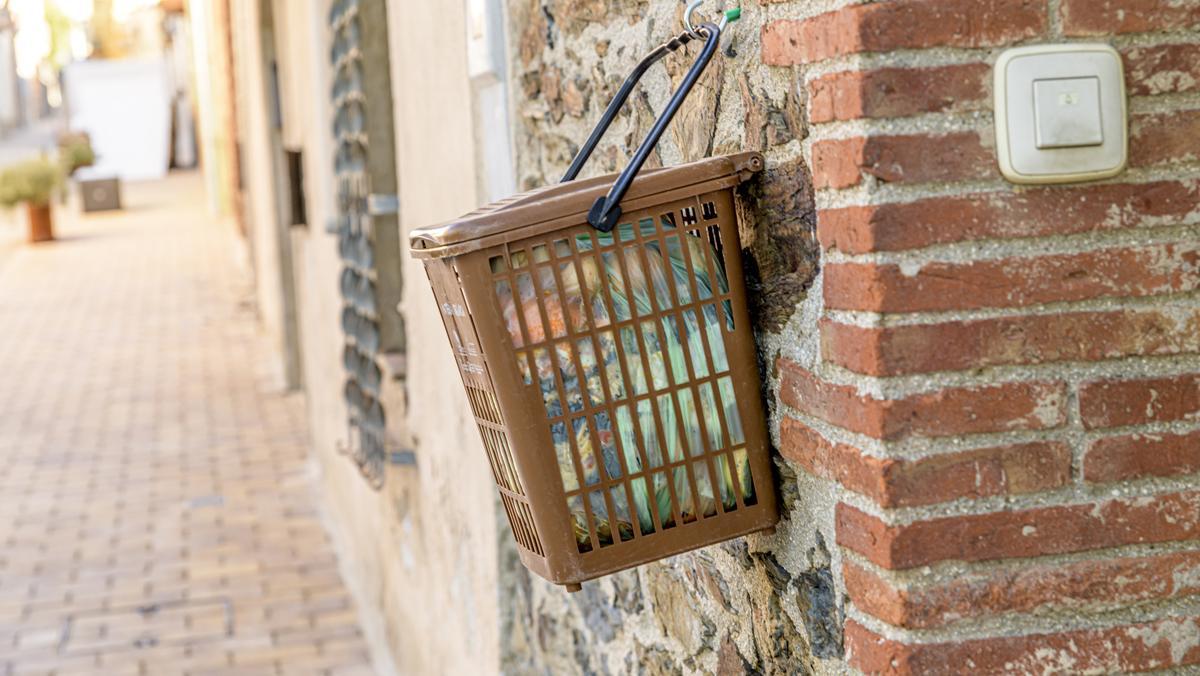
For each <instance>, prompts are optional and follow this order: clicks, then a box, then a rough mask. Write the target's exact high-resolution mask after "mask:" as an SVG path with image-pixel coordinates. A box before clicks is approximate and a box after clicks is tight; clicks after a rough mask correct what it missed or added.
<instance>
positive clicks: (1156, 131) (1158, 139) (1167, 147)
mask: <svg viewBox="0 0 1200 676" xmlns="http://www.w3.org/2000/svg"><path fill="white" fill-rule="evenodd" d="M1198 159H1200V110H1175V111H1171V112H1169V113H1152V114H1145V115H1137V116H1135V117H1134V118H1133V119H1132V120H1131V122H1130V126H1129V164H1130V165H1132V166H1135V167H1146V166H1152V165H1156V164H1162V163H1165V162H1191V161H1195V160H1198Z"/></svg>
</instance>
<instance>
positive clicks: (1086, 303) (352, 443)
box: [190, 0, 1200, 674]
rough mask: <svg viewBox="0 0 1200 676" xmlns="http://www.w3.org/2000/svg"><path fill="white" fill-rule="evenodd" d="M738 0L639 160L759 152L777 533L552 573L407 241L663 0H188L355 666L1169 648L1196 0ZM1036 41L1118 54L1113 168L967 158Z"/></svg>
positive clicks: (556, 130) (1190, 457)
mask: <svg viewBox="0 0 1200 676" xmlns="http://www.w3.org/2000/svg"><path fill="white" fill-rule="evenodd" d="M712 4H714V5H715V4H717V3H712ZM705 9H707V7H706V8H705ZM743 9H744V14H743V19H742V20H741V21H740V22H739V23H736V24H733V25H732V26H731V27H730V29H729V30H728V31H727V33H728V34H727V35H726V38H725V42H724V44H723V46H722V51H721V53H720V55H718V57H717V58H716V59H715V60H714V62H713V64H712V65H711V66H710V68H709V69H708V71H707V72H706V74H705V75H704V77H703V78H702V80H701V81H700V83H699V84H698V85H697V87H696V89H695V90H694V91H693V93H692V94H691V96H689V97H688V99H687V101H686V103H685V105H684V107H683V109H682V110H681V111H680V113H679V115H678V117H677V118H676V121H675V122H674V123H673V125H672V126H671V128H670V130H669V131H668V132H667V134H666V135H665V136H664V138H663V141H662V143H661V144H660V145H659V147H658V148H657V149H656V151H655V153H654V155H653V156H652V158H651V161H650V163H651V165H674V164H679V163H682V162H687V161H691V160H695V159H700V158H703V157H708V156H712V155H718V154H724V153H731V152H737V151H742V150H758V151H761V152H763V153H764V154H765V156H766V158H767V165H768V166H767V171H766V172H765V175H764V176H763V177H762V178H761V179H760V180H758V181H757V182H756V183H755V184H754V185H753V186H751V188H750V189H749V190H748V191H747V193H746V195H745V196H744V204H745V207H746V210H745V211H746V214H747V218H746V221H745V223H744V227H743V231H742V233H741V236H742V240H743V241H742V244H743V247H744V249H745V253H746V256H747V257H748V258H747V260H748V263H749V265H748V266H747V267H748V271H749V275H750V276H749V279H748V283H749V284H750V287H751V289H752V292H753V293H752V295H753V297H754V302H753V310H754V321H755V328H756V333H757V338H758V354H759V358H760V364H761V367H762V372H763V376H764V380H765V382H766V384H767V386H766V388H765V392H764V398H765V401H766V404H767V408H768V411H769V415H770V420H769V426H770V429H771V434H772V439H773V442H774V445H775V449H776V452H775V454H774V455H775V457H774V458H773V460H774V463H775V466H776V470H777V476H776V479H777V488H778V491H779V493H780V495H781V498H782V500H781V502H782V511H783V520H782V522H781V523H780V525H779V528H778V529H777V532H776V533H775V534H774V535H770V536H768V535H751V536H748V537H745V538H739V539H737V540H734V541H731V542H727V543H724V544H721V545H717V546H713V547H709V548H706V549H704V550H700V551H697V552H694V553H690V554H685V555H681V556H677V557H674V558H672V559H670V560H667V561H664V562H659V563H654V564H649V565H646V566H642V567H640V568H639V569H637V570H635V571H630V572H626V573H622V574H618V575H614V576H611V577H608V578H605V579H602V580H599V581H595V582H589V583H586V584H584V586H583V590H582V592H580V593H576V594H567V593H565V592H564V591H562V590H561V589H560V588H557V587H554V586H552V585H550V584H548V583H546V582H544V581H542V580H540V579H538V578H536V577H535V576H532V575H530V574H529V573H528V572H526V571H525V570H524V569H523V568H522V567H521V565H520V563H519V562H518V560H517V553H516V546H515V544H514V543H513V542H512V535H511V533H510V531H509V527H508V524H507V522H506V521H505V518H504V514H503V510H502V509H500V508H499V506H498V505H499V503H498V501H497V498H496V497H495V491H494V487H493V481H492V476H491V472H490V468H489V466H488V464H487V462H486V459H485V454H484V450H483V447H482V445H481V442H480V439H479V437H478V433H477V432H476V429H475V424H474V421H473V419H472V417H471V414H470V409H469V406H468V403H467V400H466V398H465V396H464V394H463V392H462V387H461V383H460V381H459V378H458V375H457V373H456V366H455V362H454V359H453V357H452V355H451V352H450V350H449V349H448V347H449V346H448V344H447V340H446V334H445V332H444V330H443V327H442V323H441V320H440V317H439V312H438V309H437V307H436V305H435V303H434V301H433V297H432V294H431V293H430V291H429V288H428V282H427V280H426V278H425V274H424V271H423V269H422V268H421V266H420V265H419V264H418V263H417V262H416V261H413V260H411V259H410V258H409V256H408V253H407V245H406V242H407V233H408V232H410V231H411V230H412V229H414V228H418V227H422V226H426V225H430V224H435V223H439V222H442V221H446V220H448V219H451V218H454V217H457V216H459V215H461V214H463V213H466V212H468V211H471V210H473V209H474V208H476V207H477V206H479V205H481V204H484V203H486V202H489V201H492V200H494V199H497V198H500V197H503V196H506V195H508V194H511V193H512V192H515V191H517V190H521V189H527V188H531V187H536V186H539V185H543V184H546V183H549V182H553V181H555V180H556V179H557V177H558V176H559V175H561V173H562V171H563V170H564V169H565V168H566V166H567V165H568V163H569V162H570V160H571V158H572V155H573V153H574V152H575V150H576V149H577V148H578V147H579V145H580V144H581V143H582V141H583V140H584V139H585V138H586V136H587V134H588V133H589V132H590V130H591V127H592V125H593V124H594V123H595V121H596V120H597V119H598V118H599V115H600V112H601V111H602V110H603V109H604V107H605V106H606V105H607V103H608V101H609V99H610V98H611V96H612V94H613V93H614V92H615V91H616V89H617V87H619V85H620V83H621V81H622V80H623V79H624V77H625V75H626V74H627V72H628V71H629V70H630V69H631V68H632V66H633V65H634V64H635V63H636V62H637V61H638V60H639V59H640V58H641V57H642V56H643V55H644V54H646V53H647V52H648V51H649V50H650V49H652V48H653V47H654V46H655V45H657V44H659V43H661V42H663V41H665V40H666V39H668V38H670V37H672V36H673V35H675V34H677V33H679V32H680V30H681V18H682V11H683V4H682V3H679V2H675V1H674V0H649V1H647V0H520V1H519V2H502V1H500V0H464V1H463V2H444V3H442V2H439V3H410V2H405V3H401V2H392V1H388V2H384V1H383V0H332V1H331V0H223V1H219V2H213V3H200V2H195V1H193V2H192V3H190V11H191V12H192V17H193V22H194V23H195V24H196V26H195V27H194V29H193V35H194V40H195V43H196V53H197V77H198V79H200V80H204V81H206V82H208V83H209V85H208V86H207V88H204V90H203V91H201V92H200V96H199V99H200V106H199V108H200V118H201V119H200V128H201V133H202V137H203V138H202V148H203V154H204V155H205V158H206V162H205V165H206V170H207V171H208V172H209V183H210V188H212V193H213V194H214V195H215V196H216V199H215V202H214V208H215V209H218V210H223V211H224V212H225V213H226V214H228V215H229V216H230V218H231V220H232V221H235V222H237V223H240V228H241V231H242V232H243V233H244V239H243V240H242V241H243V242H244V250H243V251H242V252H241V254H240V255H242V256H243V257H244V259H245V260H246V262H247V265H248V266H249V267H250V268H251V269H252V270H253V273H254V277H255V291H256V303H257V307H258V310H259V315H260V317H261V321H262V326H263V330H264V331H265V332H266V333H267V334H268V335H269V336H270V337H271V339H272V341H273V342H274V344H275V345H277V347H278V354H279V359H278V361H277V362H276V363H274V364H270V365H267V366H269V368H271V369H272V370H273V371H274V372H276V373H277V374H278V382H279V385H280V387H281V388H292V389H297V390H300V391H302V392H303V393H304V396H305V398H306V401H307V404H308V413H309V419H310V427H311V433H312V445H313V454H314V458H313V466H314V471H315V473H316V475H317V476H318V477H319V479H318V484H319V487H320V491H321V496H322V504H323V505H324V506H325V509H326V512H327V519H328V523H329V526H330V529H331V531H332V532H333V533H334V535H335V539H336V540H337V544H338V547H339V550H340V554H341V560H342V565H343V568H344V572H345V574H346V577H347V579H348V581H349V583H350V584H351V586H352V587H353V588H354V592H355V595H356V598H357V600H358V602H359V610H360V613H361V615H362V619H363V622H364V625H365V631H366V633H367V634H368V638H369V639H370V641H371V643H372V645H373V646H374V649H375V654H376V660H377V664H378V665H379V666H380V668H381V669H384V670H394V671H396V672H398V673H497V672H501V671H503V672H505V673H554V674H559V673H580V674H589V673H662V674H668V673H680V672H685V673H719V674H733V673H788V674H791V673H842V672H846V671H853V670H858V671H862V672H867V673H937V672H952V671H959V670H962V669H964V668H969V669H970V670H971V671H976V672H980V673H987V672H996V671H1014V672H1030V671H1037V672H1041V671H1053V670H1062V671H1068V672H1070V671H1093V672H1105V671H1122V670H1128V671H1132V670H1147V669H1156V668H1166V667H1172V666H1183V665H1191V664H1197V663H1200V643H1197V641H1196V640H1195V637H1196V636H1197V635H1198V634H1200V610H1198V609H1197V606H1196V601H1197V598H1200V597H1197V596H1196V593H1197V591H1200V583H1198V582H1197V580H1200V491H1198V490H1197V484H1196V477H1197V474H1198V472H1200V451H1198V450H1197V449H1198V448H1200V426H1198V425H1200V356H1198V354H1200V299H1198V295H1197V294H1200V264H1198V262H1197V261H1198V260H1200V259H1198V256H1200V247H1198V246H1197V244H1196V242H1197V241H1198V240H1197V234H1198V232H1197V231H1198V228H1200V98H1198V97H1200V66H1198V65H1197V64H1200V33H1198V30H1200V10H1197V8H1196V7H1195V6H1193V5H1191V4H1189V3H1178V2H1166V1H1165V0H1164V1H1162V2H1159V1H1157V0H1108V1H1106V2H1095V1H1093V0H1056V1H1054V2H1050V3H1035V2H1029V1H1027V0H886V1H884V2H876V3H868V4H861V3H857V2H847V1H842V0H836V1H831V2H808V1H799V0H791V1H789V0H783V1H773V2H757V1H756V2H747V3H743ZM1046 42H1054V43H1060V42H1063V43H1069V42H1102V43H1105V44H1109V45H1112V46H1113V47H1115V48H1116V49H1117V50H1118V52H1119V53H1120V54H1121V57H1122V60H1123V63H1124V74H1125V80H1126V82H1125V84H1126V88H1127V91H1128V93H1129V99H1128V111H1129V138H1130V158H1129V166H1128V168H1127V169H1126V170H1125V171H1124V172H1123V173H1121V174H1120V175H1118V176H1117V177H1115V178H1112V179H1107V180H1104V181H1100V182H1094V183H1086V184H1068V185H1064V186H1057V187H1047V186H1038V187H1017V186H1014V185H1012V184H1010V183H1008V182H1006V181H1005V180H1004V179H1003V178H1002V177H1001V175H1000V173H999V170H998V169H997V162H996V156H995V147H994V146H995V141H994V139H995V133H994V124H995V117H994V115H993V110H992V98H993V91H992V90H993V84H992V71H993V65H994V64H995V62H996V60H997V58H998V57H999V55H1000V53H1001V52H1002V51H1003V50H1004V49H1006V48H1008V47H1011V46H1015V45H1024V44H1039V43H1046ZM695 51H696V48H695V47H694V46H691V47H688V48H687V49H685V50H681V52H680V54H677V55H675V56H672V57H669V58H668V59H666V60H665V61H664V63H663V65H660V66H658V67H656V69H655V70H652V71H651V72H650V73H649V74H648V75H647V77H646V79H645V81H644V82H645V84H644V87H643V88H642V89H641V90H640V91H639V92H638V93H636V94H635V95H634V97H632V99H631V104H630V106H629V110H628V111H627V112H626V113H624V114H622V115H621V116H620V117H619V118H618V121H617V122H616V123H615V124H614V127H613V129H612V130H611V131H610V133H609V135H608V136H607V138H606V140H605V141H604V142H603V143H602V144H601V146H600V148H599V150H598V151H597V153H596V156H595V159H594V160H593V163H592V166H590V167H589V168H588V170H587V172H588V173H589V174H590V175H598V174H601V173H607V172H611V171H615V170H618V169H619V168H620V167H622V166H623V164H624V161H625V159H626V158H627V157H628V156H629V155H630V154H631V152H632V150H633V149H634V148H636V146H637V144H638V143H639V142H640V139H641V138H642V136H643V135H644V134H645V132H646V131H647V130H648V129H649V127H650V125H651V124H652V123H653V121H654V119H655V117H656V115H657V114H658V112H660V111H661V110H662V109H663V106H664V105H665V103H666V101H667V99H668V97H669V95H670V91H671V90H672V88H673V87H674V86H675V85H676V84H677V83H678V82H679V81H680V79H681V78H682V76H683V74H684V72H685V71H686V68H687V66H688V65H690V58H689V55H694V54H695ZM206 78H207V79H206ZM964 665H967V666H966V667H964Z"/></svg>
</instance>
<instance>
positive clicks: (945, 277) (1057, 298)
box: [824, 243, 1200, 312]
mask: <svg viewBox="0 0 1200 676" xmlns="http://www.w3.org/2000/svg"><path fill="white" fill-rule="evenodd" d="M824 280H825V283H824V295H825V307H827V308H830V309H835V310H863V311H869V312H930V311H938V310H955V309H973V308H986V307H1017V306H1022V305H1037V304H1042V303H1055V302H1062V301H1073V300H1085V299H1089V298H1100V297H1106V296H1153V295H1159V294H1165V293H1180V292H1188V291H1194V290H1196V289H1200V244H1191V243H1189V244H1160V245H1155V246H1148V247H1139V248H1113V249H1104V250H1101V251H1088V252H1084V253H1073V254H1057V255H1053V256H1038V257H1022V258H1003V259H999V260H984V261H972V262H969V263H927V264H925V265H922V266H921V267H920V268H919V269H918V270H915V271H908V270H905V269H904V268H903V267H901V266H899V265H896V264H877V263H833V264H830V265H827V266H826V267H825V274H824Z"/></svg>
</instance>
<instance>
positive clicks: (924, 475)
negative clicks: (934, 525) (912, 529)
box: [780, 418, 1071, 507]
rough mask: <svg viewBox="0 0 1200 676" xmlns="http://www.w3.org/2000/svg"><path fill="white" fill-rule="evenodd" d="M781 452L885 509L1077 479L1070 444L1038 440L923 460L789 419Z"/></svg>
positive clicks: (1021, 490) (1025, 490) (783, 430)
mask: <svg viewBox="0 0 1200 676" xmlns="http://www.w3.org/2000/svg"><path fill="white" fill-rule="evenodd" d="M780 435H781V437H782V439H781V441H782V447H781V449H780V450H781V451H782V453H783V455H784V457H787V458H789V459H792V460H795V461H796V462H798V463H800V464H801V465H802V466H803V467H804V468H805V469H807V470H808V471H809V472H811V473H812V474H815V475H817V476H820V477H823V478H827V479H833V480H836V481H837V482H838V483H840V484H841V485H843V486H845V487H846V488H849V489H850V490H852V491H855V492H858V493H862V494H863V495H866V496H867V497H869V498H871V499H872V500H874V501H875V502H876V503H878V504H879V505H881V506H884V507H911V506H918V505H930V504H935V503H938V502H947V501H950V500H958V499H962V498H967V499H974V498H981V497H987V496H993V495H1015V494H1020V493H1032V492H1036V491H1042V490H1049V489H1051V488H1057V487H1059V486H1063V485H1065V484H1066V483H1067V482H1068V481H1069V480H1070V478H1071V451H1070V449H1069V448H1068V447H1067V446H1066V445H1065V444H1060V443H1053V442H1046V443H1043V442H1035V443H1028V444H1016V445H1012V446H999V447H994V448H981V449H976V450H971V451H962V452H959V453H946V454H941V455H935V456H930V457H927V458H920V459H917V460H906V459H894V458H877V457H873V456H869V455H866V454H864V453H863V452H862V451H860V450H859V449H857V448H855V447H853V446H850V445H848V444H837V443H833V442H830V441H828V440H827V439H825V437H823V436H821V435H820V434H819V433H817V432H816V431H815V430H813V429H811V428H809V427H808V426H806V425H804V424H803V423H801V422H799V421H797V420H793V419H791V418H785V419H784V421H783V423H782V425H781V428H780Z"/></svg>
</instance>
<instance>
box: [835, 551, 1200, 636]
mask: <svg viewBox="0 0 1200 676" xmlns="http://www.w3.org/2000/svg"><path fill="white" fill-rule="evenodd" d="M842 579H843V580H844V581H845V584H846V593H847V594H848V595H849V596H850V600H851V601H853V602H854V606H855V607H856V608H858V609H859V610H862V611H864V612H866V613H869V614H871V615H874V616H875V617H878V618H879V619H881V620H883V621H885V622H888V623H889V624H893V625H895V626H898V627H905V628H909V629H929V628H934V627H941V626H945V625H948V624H953V623H954V622H957V621H960V620H965V619H972V618H978V617H985V616H988V615H999V614H1003V613H1028V612H1032V611H1035V610H1037V609H1039V608H1044V607H1048V606H1059V607H1064V608H1097V609H1099V608H1107V607H1112V606H1123V605H1128V604H1131V603H1135V602H1138V601H1145V600H1149V599H1168V598H1181V597H1185V596H1193V595H1196V594H1200V552H1194V551H1193V552H1181V553H1176V554H1164V555H1161V556H1147V557H1122V558H1117V559H1092V560H1084V561H1076V562H1073V563H1063V564H1059V563H1055V564H1033V565H1026V566H1021V567H1015V568H1002V569H999V570H994V571H984V572H981V573H978V574H967V575H962V576H956V577H955V578H953V579H950V580H946V581H944V582H938V583H935V584H930V585H919V584H918V585H910V586H904V585H902V586H900V587H898V588H897V587H893V586H892V585H891V584H889V583H888V582H887V581H886V580H884V579H883V578H881V577H880V576H879V575H877V574H875V573H874V572H871V571H869V570H867V569H866V568H864V567H862V566H859V565H857V564H855V563H853V562H850V561H846V562H844V563H843V564H842Z"/></svg>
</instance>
